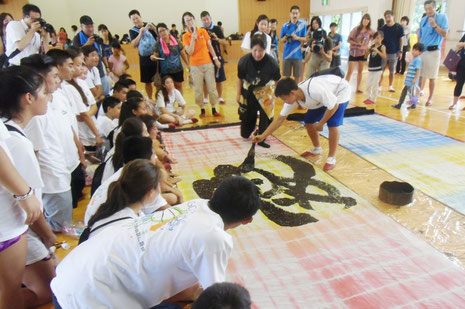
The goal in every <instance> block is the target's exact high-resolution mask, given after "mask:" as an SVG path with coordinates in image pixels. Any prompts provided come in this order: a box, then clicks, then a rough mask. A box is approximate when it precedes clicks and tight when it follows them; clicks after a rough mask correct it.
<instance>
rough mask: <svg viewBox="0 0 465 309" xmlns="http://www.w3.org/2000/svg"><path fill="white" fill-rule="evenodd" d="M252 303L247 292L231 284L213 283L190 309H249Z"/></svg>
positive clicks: (237, 285)
mask: <svg viewBox="0 0 465 309" xmlns="http://www.w3.org/2000/svg"><path fill="white" fill-rule="evenodd" d="M251 305H252V301H251V300H250V294H249V291H247V290H246V289H245V288H244V287H242V286H240V285H239V284H236V283H232V282H221V283H215V284H214V285H212V286H210V287H209V288H207V289H206V290H204V291H203V292H202V294H200V295H199V298H197V299H196V300H195V302H194V303H193V304H192V307H191V308H192V309H204V308H208V309H223V308H234V309H250V308H251Z"/></svg>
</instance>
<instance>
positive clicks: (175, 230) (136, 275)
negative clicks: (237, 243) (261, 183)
mask: <svg viewBox="0 0 465 309" xmlns="http://www.w3.org/2000/svg"><path fill="white" fill-rule="evenodd" d="M259 206H260V198H259V190H258V188H257V187H256V186H255V185H254V184H253V183H252V182H251V181H250V180H249V179H247V178H244V177H241V176H233V177H230V178H228V179H226V180H224V181H223V182H222V183H221V184H220V185H219V186H218V187H217V189H216V190H215V192H214V194H213V196H212V199H211V200H210V201H208V200H202V199H197V200H192V201H189V202H186V203H184V204H181V205H178V206H177V207H176V208H175V209H172V208H169V209H167V210H165V211H161V212H155V213H154V214H152V215H150V216H146V217H142V218H138V219H131V220H121V221H118V222H115V223H113V224H112V225H111V226H109V227H106V229H105V230H104V231H102V232H101V233H99V234H98V235H95V236H94V237H92V238H89V239H88V240H87V241H86V242H84V243H82V244H81V245H79V246H78V247H77V248H76V249H74V250H73V251H72V252H71V253H70V254H69V255H68V256H66V258H65V259H64V260H63V261H62V262H61V263H60V264H59V265H58V268H57V276H56V277H55V279H53V281H52V283H51V287H52V290H53V293H54V295H55V297H56V299H57V302H58V303H59V305H60V306H61V307H63V308H99V307H108V308H151V307H153V306H155V305H158V304H160V303H161V302H162V301H167V302H175V301H181V300H187V299H192V294H191V292H193V291H194V290H196V289H197V287H198V283H200V284H201V285H202V287H203V288H204V289H206V288H208V287H209V286H211V285H212V284H214V283H216V282H222V281H224V280H225V272H226V266H227V262H228V259H229V256H230V255H231V251H232V246H233V240H232V236H231V235H229V234H228V233H227V232H226V230H228V229H232V228H235V227H237V226H240V225H242V224H247V223H250V222H252V217H253V215H254V214H255V213H256V212H257V211H258V209H259Z"/></svg>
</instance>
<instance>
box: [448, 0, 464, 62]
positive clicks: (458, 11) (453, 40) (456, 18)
mask: <svg viewBox="0 0 465 309" xmlns="http://www.w3.org/2000/svg"><path fill="white" fill-rule="evenodd" d="M447 17H448V18H449V33H448V34H447V41H446V54H447V51H448V50H449V49H450V48H454V47H455V45H456V44H457V42H458V41H459V40H460V38H461V37H462V36H463V35H464V34H465V33H463V32H457V30H465V29H464V21H465V1H464V0H450V1H449V9H448V13H447Z"/></svg>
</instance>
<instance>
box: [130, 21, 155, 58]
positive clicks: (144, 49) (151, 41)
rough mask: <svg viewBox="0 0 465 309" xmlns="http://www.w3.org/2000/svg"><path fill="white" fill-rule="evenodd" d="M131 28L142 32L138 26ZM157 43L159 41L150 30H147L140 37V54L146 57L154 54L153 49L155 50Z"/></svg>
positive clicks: (138, 47)
mask: <svg viewBox="0 0 465 309" xmlns="http://www.w3.org/2000/svg"><path fill="white" fill-rule="evenodd" d="M131 30H133V31H135V32H137V33H140V29H139V28H137V27H133V28H132V29H131ZM155 43H157V40H155V38H154V37H153V35H152V33H151V32H150V31H149V30H147V31H145V32H144V34H143V35H142V37H141V38H140V41H139V45H138V46H137V49H138V50H139V55H141V56H145V57H146V56H150V55H151V54H153V51H154V50H155Z"/></svg>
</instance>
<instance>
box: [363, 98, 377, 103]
mask: <svg viewBox="0 0 465 309" xmlns="http://www.w3.org/2000/svg"><path fill="white" fill-rule="evenodd" d="M363 103H365V104H375V102H373V101H372V100H370V99H366V100H365V101H363Z"/></svg>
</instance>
